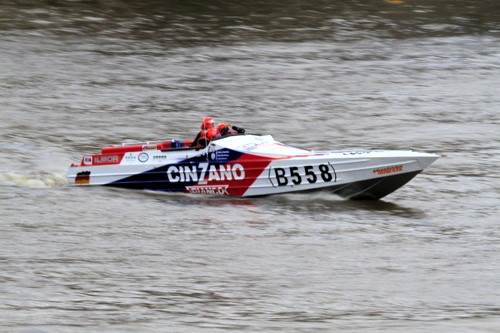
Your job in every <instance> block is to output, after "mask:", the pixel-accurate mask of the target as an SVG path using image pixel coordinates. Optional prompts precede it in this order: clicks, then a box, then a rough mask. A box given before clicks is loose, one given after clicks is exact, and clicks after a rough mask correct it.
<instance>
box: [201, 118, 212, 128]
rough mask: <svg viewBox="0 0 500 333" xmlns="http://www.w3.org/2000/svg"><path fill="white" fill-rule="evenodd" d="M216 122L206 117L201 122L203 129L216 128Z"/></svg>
mask: <svg viewBox="0 0 500 333" xmlns="http://www.w3.org/2000/svg"><path fill="white" fill-rule="evenodd" d="M214 126H215V123H214V120H213V119H212V118H205V119H203V121H202V122H201V129H207V128H214Z"/></svg>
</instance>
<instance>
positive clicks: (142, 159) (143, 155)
mask: <svg viewBox="0 0 500 333" xmlns="http://www.w3.org/2000/svg"><path fill="white" fill-rule="evenodd" d="M137 158H138V159H139V161H140V162H142V163H144V162H146V161H147V160H149V155H148V154H146V153H140V154H139V156H137Z"/></svg>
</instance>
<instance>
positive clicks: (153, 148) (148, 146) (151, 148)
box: [142, 145, 156, 150]
mask: <svg viewBox="0 0 500 333" xmlns="http://www.w3.org/2000/svg"><path fill="white" fill-rule="evenodd" d="M142 150H156V145H144V146H142Z"/></svg>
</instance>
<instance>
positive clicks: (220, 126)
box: [217, 123, 227, 132]
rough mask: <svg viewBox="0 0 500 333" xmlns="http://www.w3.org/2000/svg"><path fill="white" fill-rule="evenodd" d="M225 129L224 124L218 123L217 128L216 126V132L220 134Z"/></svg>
mask: <svg viewBox="0 0 500 333" xmlns="http://www.w3.org/2000/svg"><path fill="white" fill-rule="evenodd" d="M225 127H227V124H226V123H220V124H219V126H217V131H218V132H220V131H222V130H223V129H224V128H225Z"/></svg>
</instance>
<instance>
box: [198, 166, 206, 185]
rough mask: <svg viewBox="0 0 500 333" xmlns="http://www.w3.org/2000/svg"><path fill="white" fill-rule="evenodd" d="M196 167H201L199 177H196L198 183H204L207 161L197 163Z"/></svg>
mask: <svg viewBox="0 0 500 333" xmlns="http://www.w3.org/2000/svg"><path fill="white" fill-rule="evenodd" d="M198 168H201V174H200V178H199V179H198V184H206V183H207V181H206V180H205V174H206V173H207V169H208V163H200V164H198Z"/></svg>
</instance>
